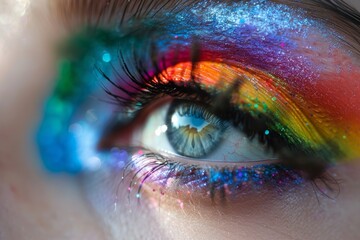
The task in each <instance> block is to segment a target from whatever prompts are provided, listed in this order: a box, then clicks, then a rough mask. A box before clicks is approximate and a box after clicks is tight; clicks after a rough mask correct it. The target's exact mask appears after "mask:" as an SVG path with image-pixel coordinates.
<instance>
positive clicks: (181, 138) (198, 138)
mask: <svg viewBox="0 0 360 240" xmlns="http://www.w3.org/2000/svg"><path fill="white" fill-rule="evenodd" d="M166 124H167V126H168V130H167V132H166V133H167V137H168V140H169V142H170V144H171V145H172V147H173V148H174V150H175V151H176V152H177V153H178V154H180V155H183V156H187V157H192V158H201V157H205V156H206V155H208V154H209V153H211V152H212V151H214V150H215V149H216V147H217V146H218V145H219V143H220V141H221V139H222V136H223V133H224V131H225V130H226V128H227V126H228V124H227V122H225V121H222V120H221V119H219V118H218V117H216V116H215V115H214V114H212V113H210V112H209V111H208V110H207V109H206V107H204V106H202V105H198V104H194V103H191V102H187V101H181V100H175V101H174V102H173V103H172V104H171V106H170V108H169V111H168V113H167V117H166Z"/></svg>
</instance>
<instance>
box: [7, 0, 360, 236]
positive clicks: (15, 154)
mask: <svg viewBox="0 0 360 240" xmlns="http://www.w3.org/2000/svg"><path fill="white" fill-rule="evenodd" d="M3 2H4V3H1V4H4V6H6V11H5V10H0V20H2V19H6V21H5V20H4V21H0V34H3V36H4V37H1V38H0V51H1V52H2V54H1V56H0V96H1V97H2V100H1V101H0V116H1V117H0V137H1V144H0V239H37V240H42V239H350V240H351V239H358V238H359V236H360V232H359V230H358V226H359V225H360V204H359V202H360V190H359V189H360V175H359V174H358V173H359V171H360V161H355V160H354V161H351V162H348V163H343V164H341V165H339V166H336V168H334V169H332V170H331V171H333V172H334V174H336V176H338V177H339V179H340V181H339V184H340V189H341V191H340V194H339V195H338V196H337V197H336V198H335V199H332V198H328V197H326V196H323V195H321V194H315V193H314V189H313V186H312V185H311V184H308V185H306V186H305V187H304V188H296V189H293V190H292V191H289V192H283V193H278V192H273V191H265V192H262V193H261V194H260V193H253V194H250V195H246V196H245V195H244V196H240V197H239V198H238V199H236V201H235V200H234V201H230V202H228V203H227V204H225V205H220V204H218V205H215V206H214V205H213V204H212V203H211V201H210V200H209V199H203V198H199V199H198V198H192V197H188V198H184V199H182V203H180V202H178V201H177V199H175V198H174V197H173V196H170V195H164V196H162V195H161V194H152V193H148V194H147V195H146V196H144V197H143V199H142V202H141V204H138V202H137V201H128V200H127V190H126V187H125V186H126V184H124V185H123V187H121V186H120V187H119V189H118V191H119V193H118V200H119V202H118V204H117V205H116V206H114V204H113V201H112V199H107V198H105V197H103V196H108V195H111V193H112V192H114V191H117V189H116V187H118V185H116V184H115V185H114V184H113V181H116V176H114V179H112V180H109V179H108V178H103V176H101V175H100V176H99V177H97V176H93V175H91V173H89V174H85V175H82V176H81V177H79V176H75V175H67V174H57V175H55V174H51V173H48V172H46V171H44V169H43V167H42V165H41V161H40V160H39V157H38V154H37V151H36V148H35V144H34V140H33V134H34V131H35V130H34V129H35V127H36V126H37V124H38V122H39V118H40V117H39V116H40V115H41V111H42V108H41V107H42V105H43V102H44V99H45V98H46V96H47V95H48V92H49V89H51V87H52V82H51V79H54V75H55V74H56V73H55V72H56V63H57V59H56V56H55V55H54V51H53V49H54V48H55V46H56V43H57V42H58V41H59V39H62V38H64V37H66V36H67V34H68V28H66V27H64V26H63V24H64V21H63V20H60V19H58V16H57V15H56V14H54V13H53V12H52V11H51V9H52V8H50V7H49V1H46V0H29V1H21V0H18V1H10V0H9V1H7V0H5V1H3ZM277 2H281V1H277ZM349 3H351V1H350V2H349ZM353 4H354V6H356V5H355V1H353ZM54 7H55V6H54ZM356 7H357V8H358V9H359V8H360V5H359V4H358V5H357V6H356ZM1 16H6V17H4V18H1ZM54 16H56V17H54ZM70 21H76V17H75V18H74V20H72V19H71V18H70V17H69V22H70ZM10 23H11V31H10V30H8V28H9V24H10ZM76 24H77V25H80V23H76ZM76 24H74V25H76ZM351 61H352V62H353V64H354V66H357V67H359V66H360V59H359V57H358V58H354V59H352V60H351ZM347 81H349V82H351V81H357V79H356V78H351V79H350V78H347V79H346V81H345V83H344V84H346V82H347ZM343 87H344V88H345V86H343ZM355 91H356V92H355V93H356V94H357V95H358V94H360V90H359V89H357V90H355ZM357 114H359V112H357ZM354 115H356V113H355V112H354ZM357 116H359V115H357ZM179 205H181V206H182V207H179Z"/></svg>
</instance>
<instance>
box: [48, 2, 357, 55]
mask: <svg viewBox="0 0 360 240" xmlns="http://www.w3.org/2000/svg"><path fill="white" fill-rule="evenodd" d="M200 1H201V0H132V1H126V0H125V1H124V0H107V1H99V0H57V1H52V5H51V6H52V11H53V12H55V16H56V17H59V18H60V19H61V21H62V22H63V24H64V25H65V26H66V27H67V28H69V30H70V31H71V30H73V29H76V28H78V27H79V26H80V27H81V26H89V25H95V26H114V27H120V26H122V25H123V24H126V23H127V22H128V21H129V20H130V19H134V20H136V19H143V18H155V17H156V16H157V15H159V14H162V13H164V12H166V13H175V14H176V13H177V12H182V11H184V10H185V9H188V8H191V6H192V5H194V4H196V3H198V2H200ZM223 2H224V3H226V2H230V3H231V2H233V0H224V1H223ZM244 2H246V1H244ZM273 2H276V3H279V4H286V5H288V6H290V7H299V8H301V9H303V10H305V11H306V12H307V14H308V15H309V16H310V17H312V18H313V19H315V20H320V21H323V22H324V23H325V24H327V25H328V26H329V27H332V28H333V29H334V30H336V31H337V32H338V33H340V34H339V35H338V38H339V40H340V41H341V42H342V43H343V44H344V45H345V46H347V47H349V48H350V49H351V50H352V51H353V52H355V53H356V54H357V55H359V56H360V13H359V11H357V10H356V9H355V8H353V7H352V6H350V5H349V4H347V3H345V2H344V1H343V0H301V1H293V0H273ZM329 16H330V17H329Z"/></svg>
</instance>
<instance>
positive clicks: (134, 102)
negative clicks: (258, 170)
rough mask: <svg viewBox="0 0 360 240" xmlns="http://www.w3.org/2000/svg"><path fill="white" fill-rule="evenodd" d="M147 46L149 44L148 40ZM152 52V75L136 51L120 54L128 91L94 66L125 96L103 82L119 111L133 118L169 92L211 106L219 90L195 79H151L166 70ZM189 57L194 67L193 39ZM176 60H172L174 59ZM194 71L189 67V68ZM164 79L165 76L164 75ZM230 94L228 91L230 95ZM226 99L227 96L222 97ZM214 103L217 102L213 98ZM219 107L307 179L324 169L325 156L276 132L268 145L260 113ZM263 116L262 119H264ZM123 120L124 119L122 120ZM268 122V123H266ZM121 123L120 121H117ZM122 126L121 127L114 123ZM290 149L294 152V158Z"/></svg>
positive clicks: (195, 47) (222, 114) (196, 51)
mask: <svg viewBox="0 0 360 240" xmlns="http://www.w3.org/2000/svg"><path fill="white" fill-rule="evenodd" d="M149 45H152V44H151V43H150V44H149ZM151 49H152V51H151V52H150V59H152V60H153V61H152V62H151V67H150V68H151V69H155V72H154V74H153V75H149V74H148V69H146V68H145V67H144V64H143V62H142V59H143V58H141V57H140V56H137V55H136V54H135V51H133V55H132V56H131V59H127V60H125V58H124V56H123V54H122V52H120V53H119V65H120V69H122V71H123V73H125V75H126V76H125V77H126V79H124V76H122V75H120V74H119V73H118V72H116V76H115V78H118V79H119V80H121V81H119V82H121V83H123V84H125V85H124V86H126V87H127V88H128V87H130V88H131V90H128V89H127V88H125V87H124V86H122V85H119V84H117V83H116V82H117V81H118V80H112V79H111V78H110V77H109V76H107V75H106V73H105V72H103V71H102V70H101V68H97V69H98V71H99V72H100V74H101V76H102V77H103V78H104V79H105V80H106V81H107V82H109V83H110V85H112V86H113V87H115V88H117V89H118V90H120V92H121V93H122V94H125V96H124V95H121V96H120V95H119V94H116V93H114V92H113V91H112V90H110V89H109V88H107V87H106V84H103V89H104V91H105V92H106V93H107V94H109V96H110V97H111V98H112V99H114V100H115V101H114V102H113V103H114V104H116V105H120V106H121V107H122V109H121V111H123V112H126V111H128V112H129V113H130V116H131V117H132V118H135V117H136V116H137V114H138V113H139V112H140V111H141V110H142V109H143V108H144V107H146V105H147V104H148V103H150V102H151V101H154V100H155V99H156V98H161V97H163V96H164V95H168V96H171V97H174V98H179V99H182V98H186V99H191V100H192V101H199V102H202V103H205V104H206V105H208V106H209V107H211V106H212V103H211V101H212V100H213V99H214V98H216V96H219V94H218V93H216V92H213V93H209V92H207V91H205V90H203V89H202V88H201V87H200V85H199V83H198V81H197V80H196V79H193V81H191V82H189V83H186V85H185V84H182V83H181V81H180V83H175V81H171V79H168V80H169V81H168V82H167V83H163V82H161V81H154V77H155V76H159V75H161V74H162V70H163V69H166V67H167V66H166V63H165V60H161V61H159V62H160V64H158V62H157V61H156V57H157V56H158V54H157V52H156V48H155V47H152V48H151ZM191 49H192V51H191V56H190V59H191V61H192V64H193V66H196V65H197V62H196V61H199V60H200V59H199V58H198V57H197V56H198V55H199V49H200V46H199V44H198V43H197V42H196V41H195V42H193V47H192V48H191ZM176 61H177V60H173V62H176ZM130 64H131V66H133V69H134V71H131V70H130V69H131V67H130ZM193 70H195V68H194V69H192V71H193ZM163 77H164V78H165V79H166V76H163ZM231 87H232V86H230V87H229V89H230V92H229V91H225V93H227V94H229V93H231ZM229 95H230V94H229ZM225 99H226V97H225ZM215 102H216V101H215ZM221 106H227V107H226V108H223V107H221V108H222V110H221V112H217V113H216V115H218V117H220V118H221V119H224V120H227V121H230V122H231V123H232V124H233V125H234V126H238V125H239V124H243V125H244V127H243V129H242V131H243V132H244V133H245V134H246V135H247V136H248V137H249V138H250V139H252V138H254V137H258V140H259V141H260V142H261V143H263V144H265V146H266V147H267V148H270V149H271V150H273V151H275V152H277V153H278V154H279V155H280V158H281V159H282V160H283V162H284V163H286V164H287V165H289V166H291V167H293V168H295V169H299V170H302V171H305V172H306V173H307V175H308V177H309V178H310V179H314V178H317V177H318V176H320V175H321V174H323V173H324V171H325V170H326V168H327V166H328V164H329V160H328V159H327V157H326V156H325V157H323V156H321V154H316V155H309V154H307V153H306V149H302V147H301V146H295V145H292V144H289V143H288V142H287V141H286V140H285V139H283V138H282V137H281V136H280V135H279V134H277V133H276V132H273V133H272V141H271V144H270V142H269V141H267V140H266V136H265V134H264V131H265V130H266V129H268V126H269V125H271V122H272V121H273V120H272V119H269V118H268V117H265V116H264V115H259V116H257V118H255V117H254V116H252V115H251V114H250V113H246V112H243V111H241V112H239V110H237V109H235V107H233V106H232V105H231V104H228V102H226V103H225V104H221ZM264 117H265V118H264ZM125 122H126V121H125ZM261 122H267V123H268V124H265V125H264V124H262V123H261ZM269 123H270V124H269ZM120 124H121V123H120ZM117 127H119V128H121V126H117ZM291 152H297V154H296V158H295V157H294V155H293V154H291Z"/></svg>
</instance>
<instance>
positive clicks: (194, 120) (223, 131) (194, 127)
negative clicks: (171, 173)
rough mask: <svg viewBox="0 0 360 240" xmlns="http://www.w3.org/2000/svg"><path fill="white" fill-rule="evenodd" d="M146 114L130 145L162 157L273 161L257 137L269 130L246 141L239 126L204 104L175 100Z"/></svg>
mask: <svg viewBox="0 0 360 240" xmlns="http://www.w3.org/2000/svg"><path fill="white" fill-rule="evenodd" d="M149 115H150V116H149V118H148V119H147V121H146V122H145V123H144V126H143V127H142V128H141V130H140V131H139V132H138V133H137V134H136V137H134V139H133V143H134V144H135V145H136V144H137V143H140V144H141V145H142V146H144V147H145V148H147V149H150V150H151V151H154V152H158V153H161V154H162V155H168V156H169V157H170V156H172V157H187V158H190V159H191V160H194V159H196V160H199V161H209V162H237V163H239V162H248V161H255V162H256V161H269V160H275V159H276V157H275V155H274V154H273V153H272V152H271V150H270V149H268V148H266V147H265V145H264V143H263V144H262V143H260V142H259V140H258V138H259V137H260V135H261V134H262V137H265V136H267V135H269V134H270V131H269V130H265V131H264V132H263V133H259V136H254V137H252V138H250V137H249V136H246V135H245V134H244V133H243V132H242V131H241V127H242V126H241V125H240V126H239V125H238V126H234V125H233V123H232V122H230V121H228V120H223V119H221V117H219V116H217V115H216V113H213V112H211V107H210V106H208V105H205V104H201V103H197V102H194V101H187V100H181V99H176V100H172V101H171V102H170V103H168V102H167V103H166V104H163V105H162V106H161V107H159V108H158V109H156V110H155V111H153V112H152V113H150V114H149ZM183 161H186V158H185V159H183Z"/></svg>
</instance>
